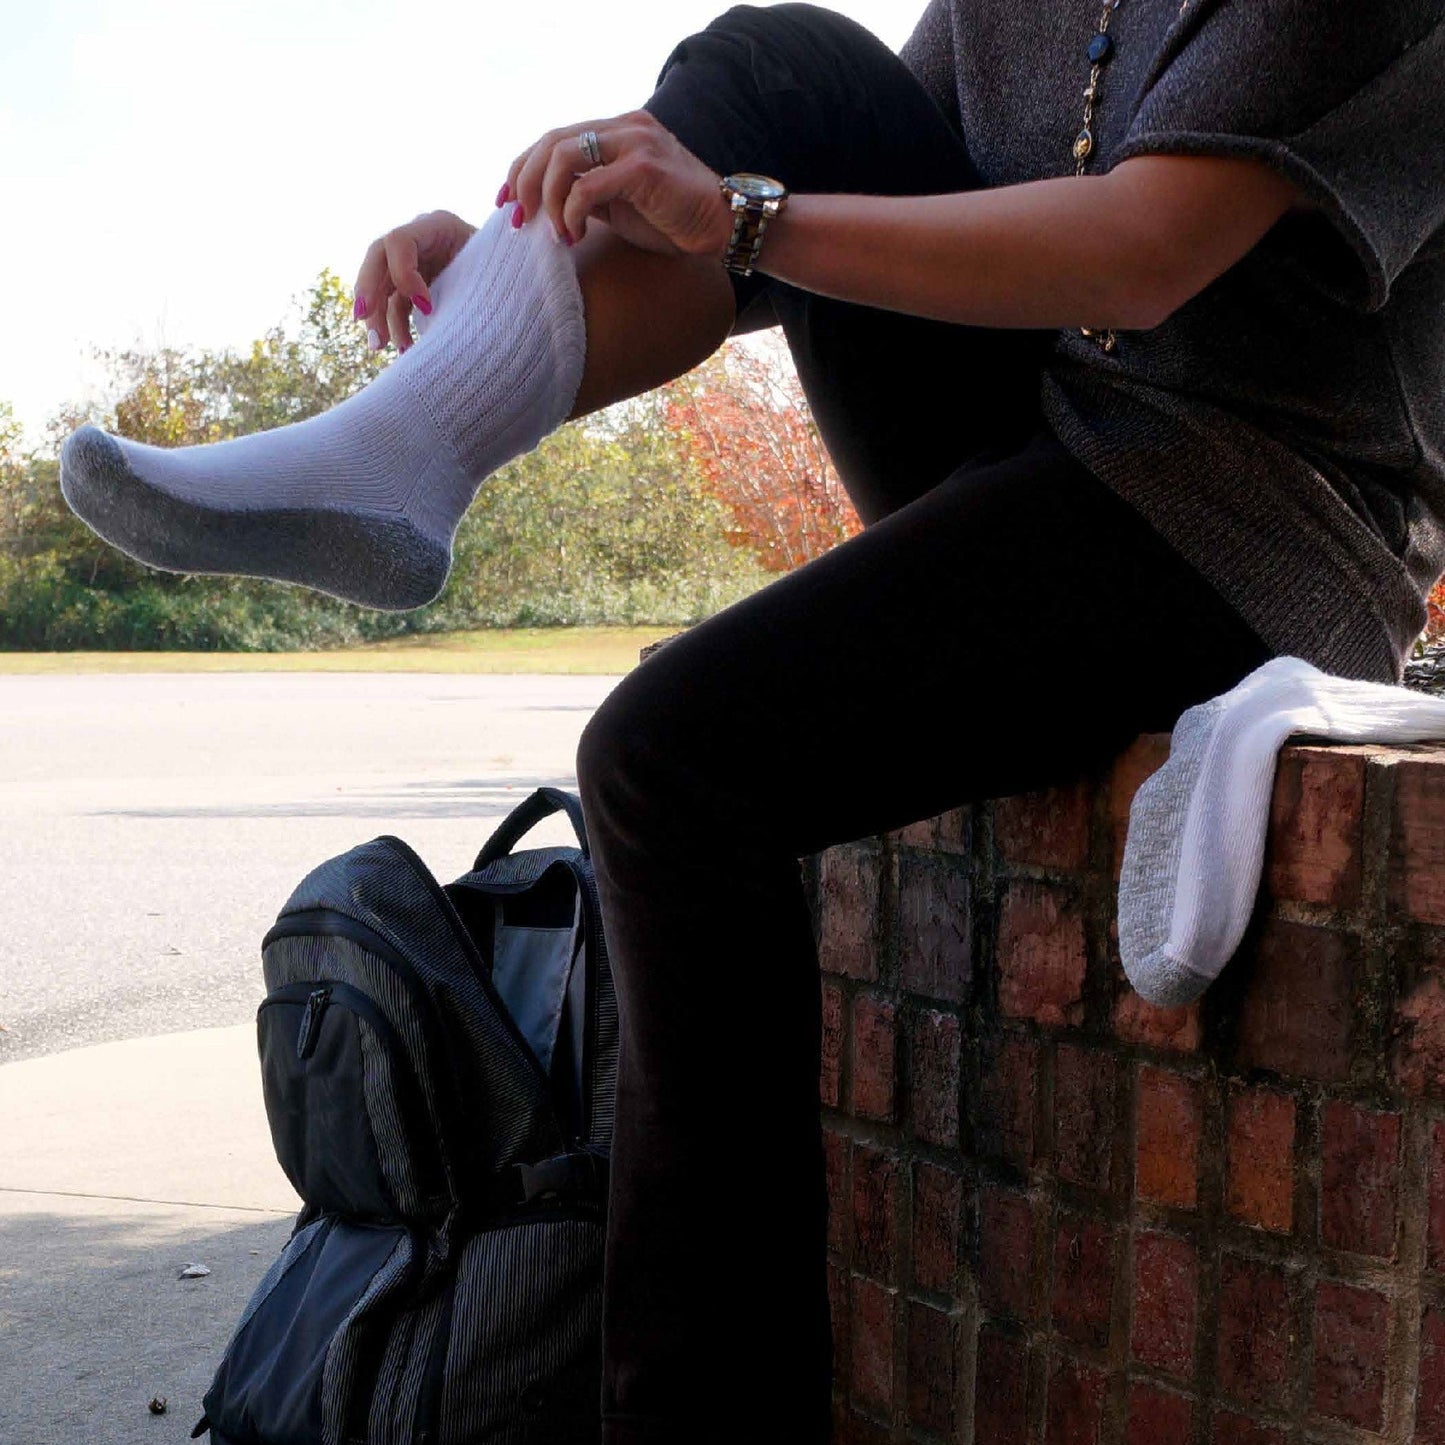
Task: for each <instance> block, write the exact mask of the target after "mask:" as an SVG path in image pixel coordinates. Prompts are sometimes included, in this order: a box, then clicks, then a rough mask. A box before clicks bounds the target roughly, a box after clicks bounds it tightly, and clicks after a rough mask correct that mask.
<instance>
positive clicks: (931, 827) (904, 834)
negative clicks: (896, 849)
mask: <svg viewBox="0 0 1445 1445" xmlns="http://www.w3.org/2000/svg"><path fill="white" fill-rule="evenodd" d="M937 836H938V819H937V818H921V819H920V820H919V821H918V822H916V823H910V824H909V825H908V826H907V827H906V828H897V829H895V830H894V831H893V832H891V833H889V834H888V835H887V837H888V838H889V840H890V841H891V842H893V843H895V844H897V845H899V846H901V847H904V848H931V847H933V842H934V839H935V838H936V837H937Z"/></svg>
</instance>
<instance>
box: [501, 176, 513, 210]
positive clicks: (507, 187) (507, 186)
mask: <svg viewBox="0 0 1445 1445" xmlns="http://www.w3.org/2000/svg"><path fill="white" fill-rule="evenodd" d="M511 199H512V185H511V182H510V181H504V182H503V183H502V189H501V190H500V191H498V192H497V205H498V206H505V205H506V204H507V202H508V201H510V200H511Z"/></svg>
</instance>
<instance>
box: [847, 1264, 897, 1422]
mask: <svg viewBox="0 0 1445 1445" xmlns="http://www.w3.org/2000/svg"><path fill="white" fill-rule="evenodd" d="M852 1290H853V1328H852V1331H851V1345H852V1350H851V1353H852V1361H851V1364H852V1380H853V1398H854V1399H855V1400H862V1401H864V1402H866V1403H867V1404H870V1405H875V1406H885V1407H886V1406H889V1405H891V1404H892V1403H893V1327H894V1315H895V1311H896V1309H897V1299H896V1297H895V1295H894V1293H893V1291H892V1290H889V1289H885V1288H884V1287H883V1286H882V1285H881V1284H875V1283H874V1282H873V1281H872V1280H871V1279H854V1280H853V1284H852Z"/></svg>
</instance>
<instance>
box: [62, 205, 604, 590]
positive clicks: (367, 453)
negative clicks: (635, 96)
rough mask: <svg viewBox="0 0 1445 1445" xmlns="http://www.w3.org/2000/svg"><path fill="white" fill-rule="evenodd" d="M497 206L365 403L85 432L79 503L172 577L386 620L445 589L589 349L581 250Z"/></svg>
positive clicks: (68, 469)
mask: <svg viewBox="0 0 1445 1445" xmlns="http://www.w3.org/2000/svg"><path fill="white" fill-rule="evenodd" d="M513 209H514V208H513V207H512V206H507V207H505V208H504V209H502V210H499V211H497V212H496V213H495V214H494V215H493V216H492V217H491V218H490V219H489V221H488V222H487V224H486V225H484V226H483V227H482V228H481V229H480V230H479V231H477V232H476V234H475V235H473V236H472V237H471V238H470V240H468V242H467V243H466V245H465V246H463V247H462V249H461V250H460V251H459V252H458V253H457V255H456V256H455V257H454V258H453V260H452V262H451V264H450V265H448V266H447V268H446V269H445V270H444V271H442V272H441V274H440V275H438V276H437V278H436V280H435V281H434V282H433V283H432V286H431V293H432V304H433V314H432V315H431V317H429V318H428V319H427V320H426V322H425V324H424V326H422V327H421V328H420V330H421V336H420V339H419V340H418V341H417V342H416V343H415V344H413V345H412V346H411V347H410V348H409V349H408V350H407V351H406V353H405V354H404V355H402V356H400V357H398V358H397V359H396V360H395V361H394V362H393V363H392V364H391V365H390V366H389V367H388V368H387V369H386V370H385V371H384V372H382V374H381V375H380V376H378V377H377V378H376V379H375V380H374V381H372V382H371V383H370V384H369V385H367V386H366V387H364V388H363V389H362V390H361V391H359V392H358V393H357V394H356V395H355V396H352V397H349V398H348V399H347V400H346V401H344V402H342V403H341V404H340V405H339V406H336V407H333V408H332V409H331V410H330V411H328V412H324V413H323V414H322V415H320V416H315V417H310V418H308V419H307V420H306V421H302V422H296V423H294V424H293V425H291V426H285V427H279V428H277V429H276V430H275V431H269V432H258V433H255V434H254V435H251V436H245V437H237V438H236V439H234V440H232V441H224V442H216V443H214V444H213V445H210V446H199V447H176V448H165V447H153V446H147V445H145V444H143V443H140V442H131V441H125V440H123V439H121V438H119V437H113V436H110V435H109V434H108V433H106V432H103V431H101V430H99V429H98V428H96V427H91V426H87V427H82V428H81V429H80V430H79V431H77V432H75V433H74V434H73V435H72V436H71V437H69V438H68V439H67V441H66V443H65V446H64V448H63V449H62V451H61V457H60V486H61V491H62V492H63V493H64V496H65V500H66V501H67V502H68V503H69V504H70V506H71V508H72V509H73V510H74V511H75V513H76V515H77V516H79V517H80V518H81V520H82V521H84V522H85V523H86V524H87V525H88V526H89V527H90V528H91V529H92V530H94V531H95V532H96V533H97V534H98V535H100V536H101V537H103V538H104V539H105V540H106V541H107V542H110V543H111V544H112V545H113V546H116V547H118V548H119V549H120V550H121V551H123V552H125V553H127V554H128V555H130V556H132V557H135V558H136V559H137V560H139V561H141V562H145V563H147V564H148V565H150V566H152V567H160V568H164V569H165V570H167V571H171V572H207V573H222V574H229V575H237V576H246V577H264V578H269V579H271V580H273V581H277V582H294V583H299V584H301V585H303V586H306V587H314V588H316V589H317V590H318V591H321V592H328V593H330V594H332V595H333V596H335V597H340V598H343V599H345V600H346V601H349V602H358V603H361V604H363V605H364V606H368V607H376V608H384V609H387V610H395V611H399V610H403V609H406V608H412V607H420V606H422V605H424V604H425V603H427V602H430V601H431V600H432V599H433V598H434V597H436V596H437V594H438V593H439V592H440V591H441V590H442V587H443V585H444V584H445V582H446V578H447V573H448V571H449V570H450V567H451V546H452V538H453V536H454V535H455V533H456V529H457V524H458V523H459V522H460V521H461V519H462V516H463V514H464V513H465V512H466V510H467V508H468V507H469V506H470V505H471V501H472V498H473V496H474V495H475V494H476V490H477V488H478V486H480V484H481V483H482V481H483V480H484V479H485V478H486V477H487V476H489V475H490V474H491V473H492V472H494V471H496V470H497V468H498V467H500V466H503V465H504V464H505V463H506V462H508V461H510V460H512V459H513V458H514V457H517V456H520V455H521V454H522V453H524V452H527V451H530V450H531V449H532V448H533V447H535V446H536V445H537V443H538V442H539V441H541V440H542V438H543V437H544V436H546V435H547V434H548V433H549V432H551V431H552V430H554V429H555V428H556V427H557V426H559V425H560V424H561V423H562V422H563V421H564V420H565V419H566V418H567V416H568V414H569V412H570V411H571V408H572V403H573V401H574V399H575V398H576V395H577V389H578V386H579V385H580V383H581V378H582V366H583V361H584V359H585V352H586V333H585V322H584V316H583V309H582V296H581V291H580V289H579V287H578V283H577V275H576V267H575V264H574V262H573V259H572V255H571V253H570V252H569V251H568V250H567V249H566V248H565V247H562V246H558V245H557V244H556V242H555V241H554V239H553V236H552V233H551V230H550V228H549V227H547V226H546V225H545V224H537V223H536V222H533V223H532V224H529V225H527V226H524V227H522V228H521V229H520V230H518V229H514V227H513V226H512V224H511V222H512V211H513Z"/></svg>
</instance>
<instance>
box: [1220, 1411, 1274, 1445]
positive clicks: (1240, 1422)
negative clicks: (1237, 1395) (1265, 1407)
mask: <svg viewBox="0 0 1445 1445" xmlns="http://www.w3.org/2000/svg"><path fill="white" fill-rule="evenodd" d="M1211 1439H1212V1441H1213V1445H1285V1435H1284V1431H1283V1430H1280V1429H1277V1428H1276V1427H1275V1426H1273V1425H1261V1424H1259V1423H1258V1422H1257V1421H1254V1420H1249V1419H1246V1418H1245V1416H1243V1415H1235V1414H1233V1413H1231V1412H1230V1411H1228V1410H1221V1411H1220V1412H1219V1414H1217V1415H1216V1416H1215V1417H1214V1434H1213V1436H1212V1437H1211Z"/></svg>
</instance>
